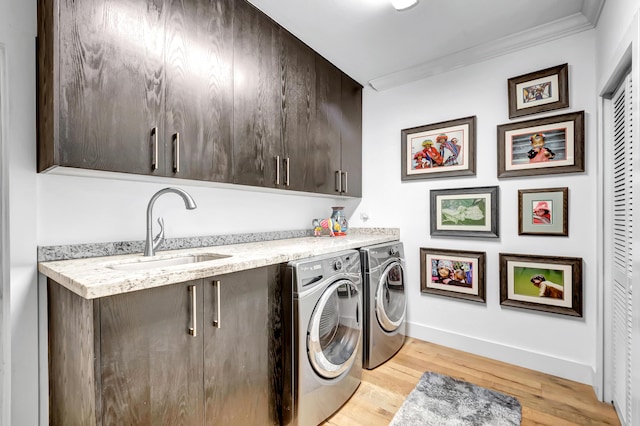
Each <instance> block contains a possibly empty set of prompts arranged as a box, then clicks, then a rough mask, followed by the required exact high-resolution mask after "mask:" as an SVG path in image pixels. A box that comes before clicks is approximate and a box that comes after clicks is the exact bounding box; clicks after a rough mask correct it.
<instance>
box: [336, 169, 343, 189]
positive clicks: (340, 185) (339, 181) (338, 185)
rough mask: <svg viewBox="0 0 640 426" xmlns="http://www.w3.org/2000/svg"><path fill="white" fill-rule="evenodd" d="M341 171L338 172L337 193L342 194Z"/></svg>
mask: <svg viewBox="0 0 640 426" xmlns="http://www.w3.org/2000/svg"><path fill="white" fill-rule="evenodd" d="M341 174H342V173H341V170H336V192H342V178H341Z"/></svg>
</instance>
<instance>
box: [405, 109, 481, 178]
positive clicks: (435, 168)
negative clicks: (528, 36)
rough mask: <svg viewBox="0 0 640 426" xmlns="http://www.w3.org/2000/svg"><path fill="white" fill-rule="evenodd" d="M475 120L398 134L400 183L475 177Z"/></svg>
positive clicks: (424, 127) (471, 118)
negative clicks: (399, 142) (442, 178)
mask: <svg viewBox="0 0 640 426" xmlns="http://www.w3.org/2000/svg"><path fill="white" fill-rule="evenodd" d="M475 150H476V116H475V115H474V116H471V117H464V118H459V119H456V120H449V121H442V122H439V123H433V124H428V125H424V126H418V127H412V128H409V129H403V130H402V131H401V156H400V157H401V159H402V164H401V167H400V168H401V179H402V180H403V181H410V180H415V179H430V178H441V177H451V176H474V175H475V174H476V152H475Z"/></svg>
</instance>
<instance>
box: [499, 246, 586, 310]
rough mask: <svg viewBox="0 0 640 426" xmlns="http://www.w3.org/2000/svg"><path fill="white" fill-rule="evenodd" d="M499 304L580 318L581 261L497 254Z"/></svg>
mask: <svg viewBox="0 0 640 426" xmlns="http://www.w3.org/2000/svg"><path fill="white" fill-rule="evenodd" d="M500 304H501V305H504V306H512V307H516V308H523V309H532V310H536V311H544V312H551V313H555V314H562V315H569V316H574V317H581V316H582V258H579V257H558V256H553V257H550V256H535V255H521V254H510V253H500Z"/></svg>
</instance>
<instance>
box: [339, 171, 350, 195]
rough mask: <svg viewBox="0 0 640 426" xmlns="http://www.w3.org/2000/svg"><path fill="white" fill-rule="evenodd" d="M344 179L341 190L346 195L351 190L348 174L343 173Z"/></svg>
mask: <svg viewBox="0 0 640 426" xmlns="http://www.w3.org/2000/svg"><path fill="white" fill-rule="evenodd" d="M342 177H343V180H342V182H340V184H341V186H342V188H341V189H342V192H343V193H345V194H346V193H347V192H349V189H348V186H347V172H342Z"/></svg>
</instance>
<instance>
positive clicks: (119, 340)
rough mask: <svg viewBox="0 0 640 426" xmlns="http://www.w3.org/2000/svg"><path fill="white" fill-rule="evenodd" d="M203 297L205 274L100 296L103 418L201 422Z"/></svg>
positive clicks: (157, 422)
mask: <svg viewBox="0 0 640 426" xmlns="http://www.w3.org/2000/svg"><path fill="white" fill-rule="evenodd" d="M194 289H195V292H196V293H195V300H194ZM202 300H203V297H202V281H201V280H199V281H193V282H186V283H181V284H173V285H167V286H164V287H157V288H153V289H149V290H142V291H136V292H132V293H126V294H121V295H116V296H110V297H105V298H102V299H100V333H101V339H100V354H101V364H102V375H101V380H102V413H103V416H102V422H103V424H105V425H111V424H120V425H134V424H136V425H140V424H147V425H196V424H202V422H203V407H204V404H203V388H202V371H203V360H202V350H203V347H202V342H203V339H202V333H201V330H202V314H201V312H202V309H201V308H202V306H203V302H202ZM194 303H195V305H194ZM196 315H198V316H199V317H198V319H197V321H196V324H195V327H196V333H195V335H193V334H190V331H189V330H190V328H192V327H194V324H193V322H192V321H193V317H194V316H196Z"/></svg>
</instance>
